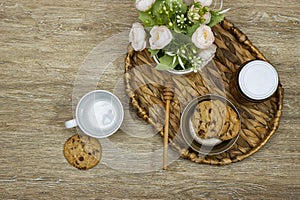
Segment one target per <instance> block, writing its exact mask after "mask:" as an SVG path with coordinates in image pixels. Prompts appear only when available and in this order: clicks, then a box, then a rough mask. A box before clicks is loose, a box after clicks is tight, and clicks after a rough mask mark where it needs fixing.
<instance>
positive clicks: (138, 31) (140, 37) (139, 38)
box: [129, 23, 147, 51]
mask: <svg viewBox="0 0 300 200" xmlns="http://www.w3.org/2000/svg"><path fill="white" fill-rule="evenodd" d="M129 42H131V46H132V47H133V49H134V50H135V51H141V50H143V49H145V48H146V45H147V42H146V32H145V29H144V27H143V25H142V24H140V23H134V24H133V25H132V28H131V31H130V33H129Z"/></svg>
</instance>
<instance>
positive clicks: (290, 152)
mask: <svg viewBox="0 0 300 200" xmlns="http://www.w3.org/2000/svg"><path fill="white" fill-rule="evenodd" d="M224 7H225V8H228V7H231V10H230V11H229V12H228V13H227V18H228V19H229V20H230V21H232V22H233V23H234V24H235V25H236V26H237V27H239V28H240V29H241V30H242V31H243V32H244V33H246V34H247V35H248V37H249V39H250V40H251V41H252V42H253V44H254V45H256V46H257V47H258V48H259V49H260V50H261V52H263V53H264V55H265V56H266V57H267V58H268V59H269V60H270V61H271V62H272V63H273V65H274V66H275V67H276V69H277V70H278V72H279V75H280V78H281V82H282V84H283V87H284V89H285V97H284V109H283V116H282V119H281V124H280V127H279V130H278V131H277V132H276V133H275V135H274V136H273V137H272V138H271V140H270V141H269V142H268V143H267V145H266V146H265V147H263V148H262V149H261V150H260V151H259V152H257V153H256V154H255V155H253V156H251V157H249V158H247V159H245V160H243V161H242V162H239V163H235V164H231V165H227V166H222V167H216V166H209V165H199V164H196V163H193V162H190V161H189V160H185V159H179V158H178V159H176V160H175V161H174V162H172V163H170V165H169V166H168V170H167V171H163V170H161V168H160V167H157V166H158V165H155V163H156V161H157V156H160V155H159V154H160V153H159V152H158V153H157V155H154V156H153V154H154V153H155V152H156V151H158V149H160V148H161V149H162V139H161V138H160V137H159V136H157V135H154V133H151V131H149V127H148V126H147V125H145V124H144V122H143V121H142V120H140V119H138V118H137V117H136V116H135V113H134V112H133V111H132V109H131V108H130V106H129V105H128V99H126V95H125V94H123V93H122V86H123V84H122V74H123V68H122V66H123V60H122V57H120V58H118V59H117V60H116V61H114V63H115V64H112V65H111V66H109V68H107V69H106V70H104V72H103V73H102V74H101V78H100V77H99V79H98V80H97V81H96V82H95V81H94V82H93V80H92V78H91V77H93V75H91V76H89V73H91V72H89V71H87V72H89V73H87V74H86V72H85V76H82V77H85V78H86V82H85V81H83V82H80V84H79V85H78V84H77V85H76V83H78V81H77V82H76V80H78V74H80V72H82V71H84V69H82V68H83V66H84V65H85V63H87V62H89V58H90V57H91V56H92V55H91V52H95V48H96V47H98V48H99V44H100V47H101V43H102V42H105V41H107V40H109V39H110V38H112V37H114V36H116V35H118V34H120V39H122V34H123V33H126V31H127V32H128V30H129V29H130V28H131V25H132V23H134V22H136V21H137V12H136V10H135V8H134V6H133V5H132V1H131V0H124V1H119V0H111V1H108V0H98V1H78V0H72V1H71V0H60V1H58V0H52V1H45V0H40V1H32V0H19V1H15V0H6V1H0V132H1V136H2V137H1V140H0V198H1V199H55V198H56V199H299V197H300V163H299V160H300V158H299V152H300V145H299V143H300V139H299V132H300V125H299V122H300V103H299V95H300V70H299V69H300V68H299V64H300V59H299V56H300V50H299V45H300V38H299V35H300V24H299V23H300V12H299V7H300V2H299V1H298V0H286V1H281V0H269V1H260V0H233V1H229V0H228V1H225V3H224ZM116 38H118V36H117V37H116ZM117 42H118V40H116V44H115V45H118V43H117ZM125 42H126V41H125ZM120 49H121V48H120ZM96 50H97V49H96ZM108 51H114V49H113V50H112V49H111V48H109V47H108ZM96 52H97V51H96ZM125 53H126V52H124V55H125ZM111 55H113V54H111ZM98 58H101V55H99V57H98ZM103 59H105V58H103ZM100 62H101V59H100ZM97 67H98V66H97V63H95V65H94V68H93V69H94V70H95V69H97ZM90 79H91V80H90ZM84 80H85V79H84ZM91 82H92V83H93V84H94V85H96V86H97V87H95V88H94V89H96V88H97V89H106V90H110V91H112V92H114V93H117V94H118V96H119V97H120V98H121V99H122V102H123V103H124V106H125V107H124V108H125V111H126V113H127V115H125V116H127V118H125V120H124V123H123V126H122V128H121V129H120V130H119V131H118V132H117V133H116V134H114V135H113V136H112V137H111V138H109V141H110V142H112V143H113V145H115V146H116V147H118V149H122V150H126V151H127V152H129V153H127V154H126V153H125V154H123V153H122V152H118V151H117V150H114V149H110V150H106V151H105V150H104V152H103V160H101V162H100V164H99V165H97V166H96V167H95V168H93V169H91V170H88V171H80V170H77V169H76V168H74V167H72V166H70V165H69V164H68V162H67V161H66V160H65V158H64V156H63V145H64V143H65V141H66V140H67V139H68V138H69V137H71V136H72V135H73V134H75V133H77V130H76V129H70V130H66V129H65V128H64V122H65V121H66V120H69V119H71V118H72V117H73V109H72V107H74V104H75V103H76V100H77V99H78V98H79V97H78V96H76V95H75V96H74V91H76V87H77V88H78V87H81V88H83V89H82V91H84V90H88V89H90V88H91V85H88V84H89V83H91ZM85 84H86V85H85ZM72 97H74V98H72ZM149 133H150V136H149V135H148V134H149ZM151 134H152V135H151ZM103 141H104V143H103V148H105V147H107V144H106V143H105V141H107V140H101V143H102V142H103ZM108 144H109V143H108ZM145 152H146V153H145ZM147 152H151V155H150V157H149V155H148V156H145V157H143V155H144V154H145V155H146V154H147ZM129 155H131V156H132V158H131V159H133V158H135V159H136V160H137V161H138V162H140V163H139V165H135V164H134V163H133V164H132V163H130V162H127V160H128V156H129ZM151 156H152V159H153V160H154V162H152V159H151ZM153 163H154V164H153ZM161 163H162V162H161ZM156 164H158V163H156Z"/></svg>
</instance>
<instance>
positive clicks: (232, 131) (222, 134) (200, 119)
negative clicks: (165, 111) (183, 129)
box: [192, 100, 240, 140]
mask: <svg viewBox="0 0 300 200" xmlns="http://www.w3.org/2000/svg"><path fill="white" fill-rule="evenodd" d="M192 124H193V128H194V131H195V132H196V134H197V136H199V137H200V138H202V139H209V138H219V139H221V140H229V139H232V138H234V137H235V136H236V135H237V134H238V132H239V130H240V120H239V118H238V115H237V113H236V112H235V111H234V110H233V109H232V108H231V107H230V106H229V105H227V104H226V103H224V102H222V101H220V100H206V101H201V102H200V103H199V104H198V105H197V106H196V108H195V112H194V114H193V116H192Z"/></svg>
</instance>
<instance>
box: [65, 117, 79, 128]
mask: <svg viewBox="0 0 300 200" xmlns="http://www.w3.org/2000/svg"><path fill="white" fill-rule="evenodd" d="M75 126H77V122H76V119H72V120H69V121H66V122H65V127H66V128H74V127H75Z"/></svg>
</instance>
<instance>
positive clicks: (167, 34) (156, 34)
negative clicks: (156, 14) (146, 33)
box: [149, 26, 173, 50]
mask: <svg viewBox="0 0 300 200" xmlns="http://www.w3.org/2000/svg"><path fill="white" fill-rule="evenodd" d="M150 35H151V37H150V39H149V43H150V47H151V49H153V50H155V49H163V48H164V47H165V46H167V45H168V44H169V43H170V42H171V41H172V39H173V37H172V33H171V31H170V30H169V29H168V27H166V26H154V27H153V28H152V29H151V31H150Z"/></svg>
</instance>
